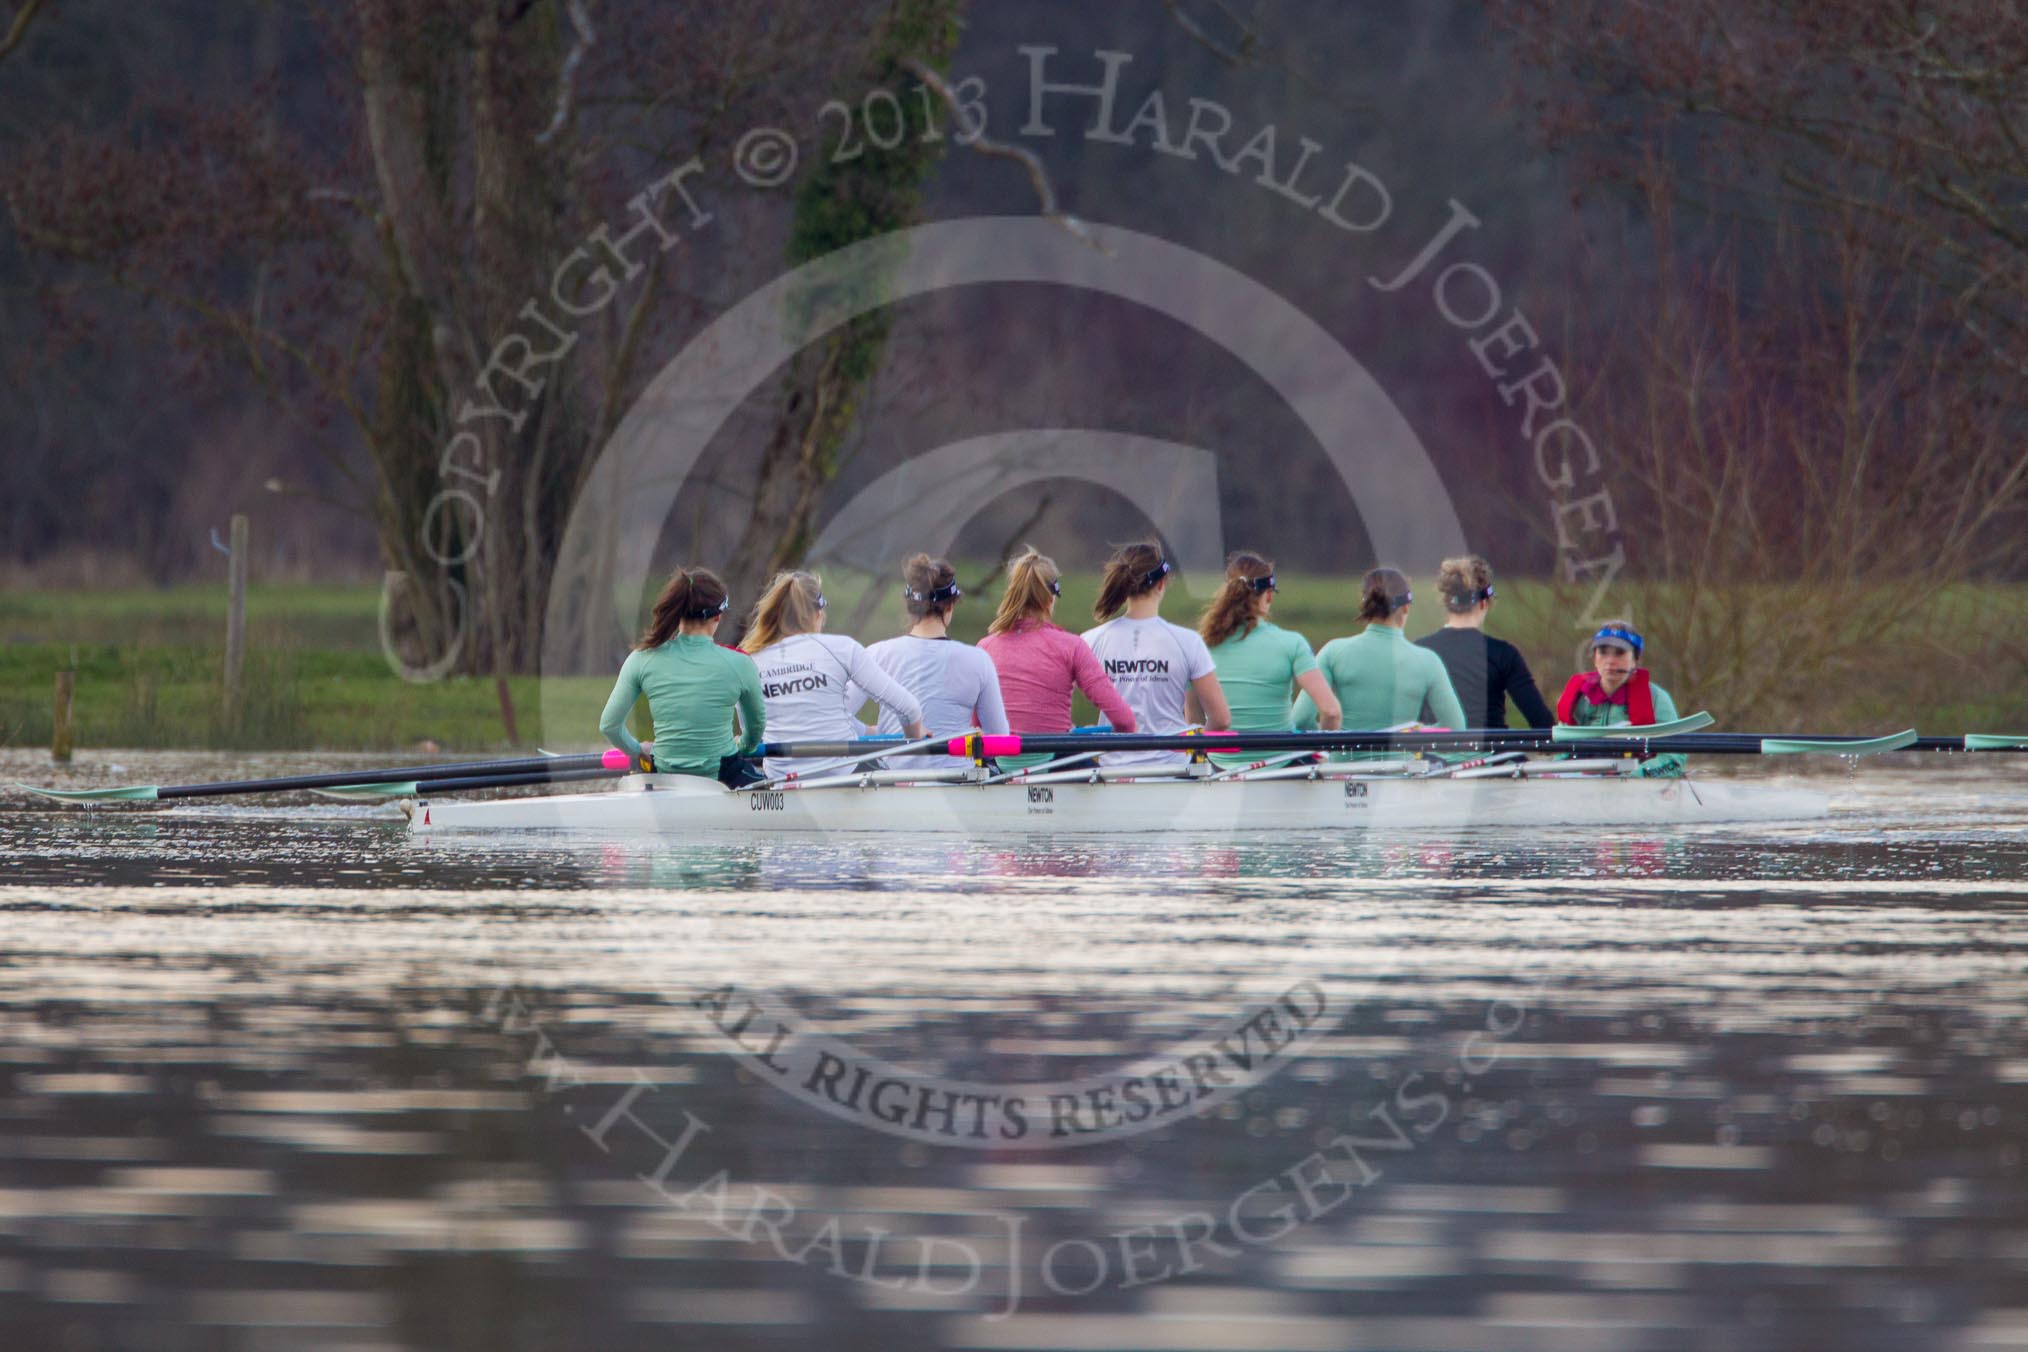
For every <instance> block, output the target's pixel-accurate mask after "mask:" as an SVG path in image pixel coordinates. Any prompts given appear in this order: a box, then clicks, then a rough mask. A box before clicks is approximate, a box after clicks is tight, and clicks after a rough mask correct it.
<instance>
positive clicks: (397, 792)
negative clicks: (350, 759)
mask: <svg viewBox="0 0 2028 1352" xmlns="http://www.w3.org/2000/svg"><path fill="white" fill-rule="evenodd" d="M310 792H312V793H314V794H316V795H318V796H319V797H321V798H347V799H350V798H416V797H420V796H421V795H420V794H418V793H417V785H416V782H415V781H414V780H412V779H411V780H409V781H408V782H407V783H394V784H346V785H342V786H341V787H339V788H335V789H312V790H310Z"/></svg>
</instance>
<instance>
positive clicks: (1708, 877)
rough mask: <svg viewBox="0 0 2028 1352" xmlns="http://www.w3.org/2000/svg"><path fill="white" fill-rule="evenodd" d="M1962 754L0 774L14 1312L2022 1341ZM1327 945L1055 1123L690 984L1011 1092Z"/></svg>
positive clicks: (2001, 1025) (622, 1338) (58, 1322)
mask: <svg viewBox="0 0 2028 1352" xmlns="http://www.w3.org/2000/svg"><path fill="white" fill-rule="evenodd" d="M1944 789H1945V792H1942V793H1940V794H1938V795H1935V796H1926V797H1925V798H1924V799H1923V800H1921V801H1920V802H1912V803H1910V804H1907V805H1906V806H1907V810H1908V813H1909V814H1911V815H1905V816H1898V817H1897V818H1896V820H1897V822H1899V823H1900V824H1899V825H1897V826H1896V827H1895V828H1894V829H1892V830H1882V829H1881V828H1880V820H1879V818H1878V817H1877V816H1875V817H1867V816H1865V815H1863V813H1864V811H1866V810H1871V811H1874V812H1876V813H1878V812H1879V811H1882V810H1888V809H1892V808H1895V807H1897V806H1900V805H1899V804H1897V803H1895V802H1893V801H1891V800H1884V799H1880V798H1875V799H1872V800H1868V799H1866V798H1865V797H1864V794H1865V793H1870V792H1873V791H1872V790H1860V789H1854V790H1852V791H1851V794H1852V795H1856V797H1855V798H1853V800H1852V801H1851V802H1848V807H1852V806H1853V805H1854V804H1855V803H1856V807H1857V809H1858V810H1856V811H1853V812H1850V813H1848V815H1845V816H1842V817H1838V818H1834V819H1833V820H1832V821H1831V822H1830V823H1828V824H1825V825H1823V826H1821V827H1815V828H1812V829H1810V830H1809V831H1761V832H1746V831H1741V830H1739V829H1738V828H1726V829H1723V830H1716V829H1714V830H1709V831H1694V832H1677V833H1668V834H1657V835H1653V836H1618V837H1610V838H1601V837H1600V836H1598V835H1597V834H1596V833H1592V832H1587V831H1585V830H1583V829H1581V828H1573V829H1571V830H1569V831H1563V832H1544V833H1532V834H1529V835H1525V836H1503V835H1496V834H1483V835H1469V834H1468V835H1459V836H1456V837H1451V838H1443V839H1438V838H1428V839H1416V838H1407V837H1404V838H1399V839H1393V840H1382V841H1370V840H1358V839H1349V840H1348V839H1344V838H1330V837H1310V838H1288V839H1271V838H1264V837H1246V838H1240V839H1235V840H1230V841H1224V842H1215V843H1210V844H1205V845H1195V844H1187V843H1183V842H1175V841H1163V840H1160V839H1149V840H1145V841H1113V840H1106V839H1101V838H1092V839H1089V840H1082V841H1080V840H1077V839H1075V838H1066V839H1057V840H1053V841H1052V840H1032V841H1021V840H1003V841H993V842H973V843H968V842H962V841H951V840H937V839H932V838H924V839H919V840H900V841H890V840H855V839H845V838H833V839H828V840H820V841H811V842H790V841H742V840H737V839H724V840H700V841H691V842H682V843H671V842H643V841H621V840H604V841H587V842H575V843H574V842H570V841H565V840H561V839H558V838H555V837H549V838H542V837H529V838H525V839H521V840H515V841H508V842H495V843H479V842H455V843H453V842H450V841H448V839H447V838H441V837H440V838H437V839H434V840H431V841H430V842H428V843H427V844H426V845H425V844H419V843H416V842H412V841H410V840H409V839H408V837H407V836H406V835H405V834H404V833H403V832H402V831H401V829H400V827H399V825H398V823H392V822H389V821H385V820H381V819H379V818H377V817H375V816H374V815H373V814H371V813H369V812H363V811H361V810H358V809H350V808H341V809H337V810H335V811H325V812H323V813H322V814H321V815H320V816H319V818H318V819H317V820H314V821H311V820H305V819H304V818H303V817H302V816H301V815H300V814H299V813H298V812H297V811H296V810H294V809H290V808H283V807H279V806H261V807H257V808H251V809H246V808H219V809H212V810H208V811H204V812H197V813H192V812H168V813H152V814H116V813H93V814H77V813H49V812H31V811H25V810H24V811H19V812H13V813H9V814H7V815H4V816H0V847H4V850H5V857H6V859H7V863H8V868H7V873H6V877H5V878H4V879H0V954H4V960H0V1047H4V1052H0V1120H4V1126H0V1342H4V1345H6V1346H9V1347H15V1346H18V1347H23V1348H42V1347H83V1348H97V1347H107V1348H111V1347H149V1348H157V1347H163V1348H182V1347H188V1348H210V1347H221V1346H223V1347H236V1348H238V1347H244V1348H261V1347H278V1348H281V1347H286V1348H301V1347H331V1348H351V1349H361V1350H363V1349H367V1348H389V1347H415V1348H425V1347H427V1348H438V1347H445V1348H473V1349H478V1348H487V1349H492V1348H502V1347H527V1348H556V1347H577V1346H585V1347H593V1346H596V1347H611V1348H634V1347H644V1348H645V1347H657V1348H661V1347H666V1346H669V1345H671V1344H672V1343H674V1342H678V1341H684V1342H690V1343H695V1344H698V1345H702V1346H711V1347H733V1348H739V1347H779V1346H785V1345H805V1346H806V1345H824V1346H836V1347H864V1348H886V1347H895V1346H948V1347H965V1348H986V1347H1011V1348H1044V1347H1047V1348H1061V1347H1071V1348H1074V1347H1184V1346H1187V1347H1193V1348H1254V1347H1345V1346H1360V1347H1391V1348H1421V1349H1437V1348H1458V1347H1472V1348H1542V1349H1552V1348H1553V1349H1565V1348H1574V1347H1605V1348H1686V1349H1687V1348H1705V1347H1713V1346H1724V1347H1728V1348H1732V1347H1766V1348H1787V1347H1798V1346H1833V1347H1840V1348H1875V1347H1877V1348H1917V1347H1920V1348H1931V1347H1967V1348H1969V1347H2001V1346H2008V1345H2010V1343H2009V1339H2013V1340H2014V1341H2015V1342H2016V1343H2019V1342H2021V1341H2022V1339H2021V1330H2022V1328H2023V1326H2022V1325H2021V1324H2020V1323H2019V1322H2018V1320H2017V1318H2016V1316H2015V1315H2014V1314H2013V1313H2011V1312H2012V1311H2014V1310H2016V1309H2018V1307H2019V1306H2020V1304H2021V1301H2020V1296H2019V1291H2020V1278H2021V1270H2022V1266H2023V1264H2024V1262H2028V1188H2024V1180H2023V1173H2022V1160H2021V1146H2022V1142H2023V1138H2024V1131H2028V1036H2024V1033H2023V1029H2022V1025H2021V1017H2020V1016H2021V1010H2022V1009H2023V1007H2024V1001H2028V929H2024V919H2028V883H2024V881H2023V880H2024V878H2028V809H2024V807H2023V805H2022V804H2021V801H2020V798H2019V796H2018V795H2014V794H2013V793H2012V791H2011V788H2010V786H2008V785H2006V784H2005V783H1995V782H1984V781H1978V780H1970V779H1965V778H1962V777H1960V778H1957V779H1953V780H1947V781H1945V782H1944ZM1914 814H1919V815H1914ZM1292 964H1294V965H1295V966H1297V967H1299V968H1300V969H1301V970H1302V971H1305V972H1308V973H1312V974H1314V975H1315V976H1316V977H1317V978H1318V979H1319V980H1320V981H1321V982H1324V983H1326V984H1328V985H1329V986H1330V987H1331V988H1332V989H1333V990H1334V991H1342V992H1343V993H1344V994H1345V999H1344V1002H1343V1005H1342V1008H1341V1009H1340V1011H1339V1012H1338V1014H1337V1015H1336V1016H1335V1017H1334V1019H1333V1021H1332V1023H1331V1026H1330V1027H1329V1028H1328V1029H1326V1030H1324V1031H1323V1032H1322V1035H1321V1036H1319V1037H1317V1038H1316V1039H1315V1040H1313V1041H1311V1042H1309V1043H1307V1044H1306V1045H1304V1046H1302V1047H1301V1049H1300V1051H1299V1052H1298V1053H1296V1054H1294V1055H1292V1057H1291V1061H1290V1064H1288V1065H1287V1066H1286V1068H1285V1069H1283V1070H1282V1072H1281V1073H1279V1074H1277V1075H1274V1076H1272V1077H1271V1078H1266V1079H1263V1080H1260V1081H1259V1082H1257V1083H1252V1084H1251V1085H1250V1086H1249V1087H1247V1088H1246V1089H1245V1092H1244V1093H1242V1094H1241V1095H1240V1096H1239V1097H1238V1098H1236V1099H1232V1100H1229V1101H1226V1102H1222V1103H1220V1104H1218V1105H1217V1106H1215V1107H1213V1108H1211V1109H1210V1110H1209V1111H1208V1112H1207V1113H1206V1115H1204V1116H1202V1117H1196V1116H1192V1115H1190V1114H1187V1113H1186V1114H1183V1115H1182V1116H1180V1117H1179V1118H1178V1119H1177V1120H1174V1121H1170V1122H1168V1123H1167V1124H1166V1125H1163V1126H1160V1127H1158V1128H1156V1129H1154V1130H1150V1131H1147V1132H1145V1133H1142V1134H1139V1135H1132V1136H1128V1137H1126V1138H1124V1139H1117V1140H1110V1141H1107V1142H1105V1143H1104V1144H1101V1145H1093V1146H1086V1147H1083V1148H1077V1149H1070V1150H1055V1151H1038V1150H1032V1149H1022V1148H1019V1147H1018V1146H1015V1145H1001V1146H998V1147H996V1148H994V1149H989V1150H977V1149H966V1150H960V1149H951V1148H943V1147H938V1146H933V1145H927V1144H924V1143H923V1142H921V1141H919V1140H914V1139H904V1138H901V1137H898V1136H895V1135H893V1134H888V1133H884V1132H877V1131H871V1130H866V1129H863V1128H860V1127H855V1126H852V1125H849V1124H847V1123H845V1122H841V1121H839V1120H837V1119H836V1118H834V1117H830V1116H825V1115H823V1114H820V1113H818V1112H816V1111H814V1110H813V1109H812V1108H811V1107H810V1106H809V1105H808V1104H806V1103H805V1102H803V1101H802V1100H801V1099H799V1098H797V1097H795V1096H793V1095H791V1094H788V1093H784V1092H782V1090H781V1088H780V1086H778V1085H776V1084H771V1083H767V1082H765V1074H764V1072H762V1073H757V1072H756V1070H755V1068H754V1065H753V1063H752V1061H751V1059H742V1058H741V1057H739V1056H736V1055H735V1054H734V1052H733V1049H732V1047H731V1046H730V1045H729V1044H728V1041H727V1040H726V1039H725V1038H724V1037H723V1036H721V1035H720V1034H719V1033H718V1032H717V1031H715V1030H714V1028H713V1027H712V1026H711V1024H710V1023H709V1021H708V1020H707V1019H706V1017H705V1014H704V1012H703V1011H701V1010H700V1009H699V1008H698V1006H697V1004H696V1001H697V1000H698V999H699V998H700V997H703V996H708V995H709V994H710V993H711V992H712V991H714V990H718V989H722V988H725V987H728V986H734V987H744V986H747V985H754V986H758V985H766V986H767V987H768V988H769V989H772V990H778V991H781V992H784V993H785V995H786V998H789V999H791V1000H793V1001H794V1002H795V1004H796V1007H797V1008H798V1009H799V1010H801V1011H802V1012H803V1013H804V1014H806V1015H807V1016H808V1017H809V1018H811V1019H812V1020H814V1021H816V1022H818V1023H820V1024H821V1025H822V1026H823V1027H824V1028H825V1029H827V1030H829V1031H831V1032H833V1033H836V1034H837V1035H839V1036H841V1037H845V1038H848V1039H850V1040H851V1042H852V1043H853V1045H855V1046H858V1047H862V1048H864V1049H865V1050H866V1051H867V1052H868V1054H870V1055H878V1056H881V1057H885V1058H888V1059H890V1060H892V1061H894V1062H896V1063H900V1064H906V1065H910V1066H915V1067H922V1068H930V1069H941V1070H945V1071H948V1072H951V1073H960V1074H965V1075H971V1076H976V1077H984V1078H991V1079H994V1080H995V1081H996V1082H1004V1083H1006V1084H1008V1085H1010V1086H1014V1087H1016V1088H1017V1089H1018V1087H1019V1086H1021V1085H1024V1084H1031V1083H1039V1082H1043V1081H1049V1080H1055V1079H1059V1078H1063V1077H1066V1076H1070V1075H1075V1074H1079V1073H1085V1072H1088V1071H1090V1070H1092V1069H1093V1068H1094V1067H1103V1066H1106V1065H1111V1064H1116V1063H1118V1062H1120V1061H1122V1060H1126V1059H1131V1058H1132V1057H1134V1056H1135V1055H1137V1054H1141V1053H1144V1052H1146V1051H1148V1050H1149V1049H1151V1048H1154V1047H1158V1046H1161V1045H1166V1044H1167V1043H1168V1042H1170V1041H1172V1040H1174V1039H1176V1038H1179V1037H1182V1036H1185V1035H1187V1034H1188V1033H1189V1032H1190V1031H1191V1030H1193V1029H1196V1028H1200V1027H1202V1026H1204V1025H1206V1024H1207V1023H1211V1022H1214V1021H1215V1020H1217V1019H1218V1018H1219V1017H1222V1016H1224V1015H1226V1014H1229V1013H1230V1008H1231V1006H1232V1004H1233V1001H1234V1000H1235V998H1236V993H1237V992H1240V991H1242V990H1245V989H1249V988H1251V986H1252V985H1254V984H1258V983H1259V982H1262V981H1266V980H1268V979H1269V978H1271V977H1273V976H1274V975H1276V974H1278V973H1281V972H1284V971H1286V970H1287V969H1289V967H1290V966H1291V965H1292ZM1042 1120H1043V1121H1044V1122H1045V1123H1046V1122H1047V1120H1048V1119H1047V1116H1046V1115H1045V1116H1044V1118H1043V1119H1042ZM679 1147H680V1149H679ZM644 1176H645V1177H644ZM1010 1308H1011V1311H1012V1313H1011V1315H1009V1314H1008V1312H1009V1310H1010ZM1002 1316H1007V1317H1002Z"/></svg>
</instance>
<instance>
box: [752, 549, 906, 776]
mask: <svg viewBox="0 0 2028 1352" xmlns="http://www.w3.org/2000/svg"><path fill="white" fill-rule="evenodd" d="M828 608H829V605H828V603H827V602H826V601H825V600H824V586H823V582H822V581H821V579H819V578H818V577H817V575H816V574H815V573H806V572H803V571H801V570H800V569H792V570H789V571H786V572H780V573H777V574H775V576H774V580H773V581H771V582H769V583H768V587H767V590H766V591H764V592H762V593H761V598H760V600H759V601H757V602H755V603H754V608H753V617H752V618H751V619H750V620H749V621H748V623H747V627H746V637H745V638H744V639H742V640H740V647H742V648H744V649H746V651H747V652H749V653H751V654H752V655H753V660H754V663H755V665H757V666H758V667H759V668H760V681H761V694H762V695H763V696H764V697H765V698H766V700H767V704H768V723H769V724H770V725H771V726H772V727H773V728H774V729H775V740H777V741H782V742H787V741H801V740H804V739H808V740H810V741H841V742H844V741H852V740H854V739H855V738H858V737H863V736H864V735H865V734H866V728H865V726H864V725H863V724H861V723H860V722H859V719H858V717H857V714H858V711H859V708H860V706H861V705H862V704H864V703H865V702H866V701H867V699H869V698H871V699H873V700H875V701H877V702H878V703H879V704H880V705H881V707H882V708H884V709H885V710H887V711H888V712H889V713H891V714H893V716H894V718H895V721H896V722H897V723H898V724H899V725H900V727H901V730H902V732H903V733H904V734H905V735H906V736H908V737H910V738H920V737H922V736H924V733H923V724H922V703H921V702H920V701H919V700H917V699H916V697H915V696H914V695H912V694H910V693H909V691H908V688H907V687H906V686H904V685H902V684H901V683H900V682H899V681H897V680H895V679H894V678H893V677H892V676H890V675H888V674H887V672H886V671H884V670H883V669H882V668H881V666H880V664H879V663H877V662H875V661H874V660H873V659H872V658H871V657H870V656H868V655H867V652H866V649H865V648H863V647H861V646H860V645H859V641H858V640H857V639H853V638H848V637H846V636H845V635H844V634H827V633H825V632H824V618H825V611H826V610H827V609H828ZM856 764H858V761H857V760H856V759H854V758H852V757H840V758H836V759H832V760H818V761H810V760H803V761H795V760H790V759H787V758H785V757H769V758H768V764H767V772H768V775H769V777H770V778H773V777H775V776H787V777H791V778H796V779H812V778H816V777H819V776H822V775H825V774H828V773H831V772H834V771H837V770H843V769H847V768H849V767H851V766H853V765H856Z"/></svg>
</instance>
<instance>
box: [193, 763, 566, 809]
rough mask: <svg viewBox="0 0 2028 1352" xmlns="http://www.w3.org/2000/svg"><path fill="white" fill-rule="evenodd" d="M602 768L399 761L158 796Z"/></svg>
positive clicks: (282, 790)
mask: <svg viewBox="0 0 2028 1352" xmlns="http://www.w3.org/2000/svg"><path fill="white" fill-rule="evenodd" d="M599 768H601V766H600V757H599V756H597V755H585V756H539V757H526V758H523V759H519V760H501V761H465V762H462V763H457V764H448V765H411V766H401V765H397V766H394V767H392V768H383V769H378V770H338V771H329V772H326V773H323V774H315V775H285V776H282V777H280V778H277V779H241V780H234V781H232V782H230V783H224V784H171V785H168V786H166V787H164V788H160V789H157V790H156V791H155V797H156V798H158V799H168V798H217V797H222V796H224V795H227V794H237V793H287V792H289V791H290V790H292V789H343V788H348V787H351V786H353V785H356V784H389V783H394V784H401V783H408V782H410V781H414V782H416V783H430V782H435V781H441V780H453V779H470V778H474V777H478V776H483V775H512V774H536V773H548V774H554V773H556V772H558V771H568V770H596V769H599ZM528 782H529V783H537V782H540V781H538V780H530V781H528Z"/></svg>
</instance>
